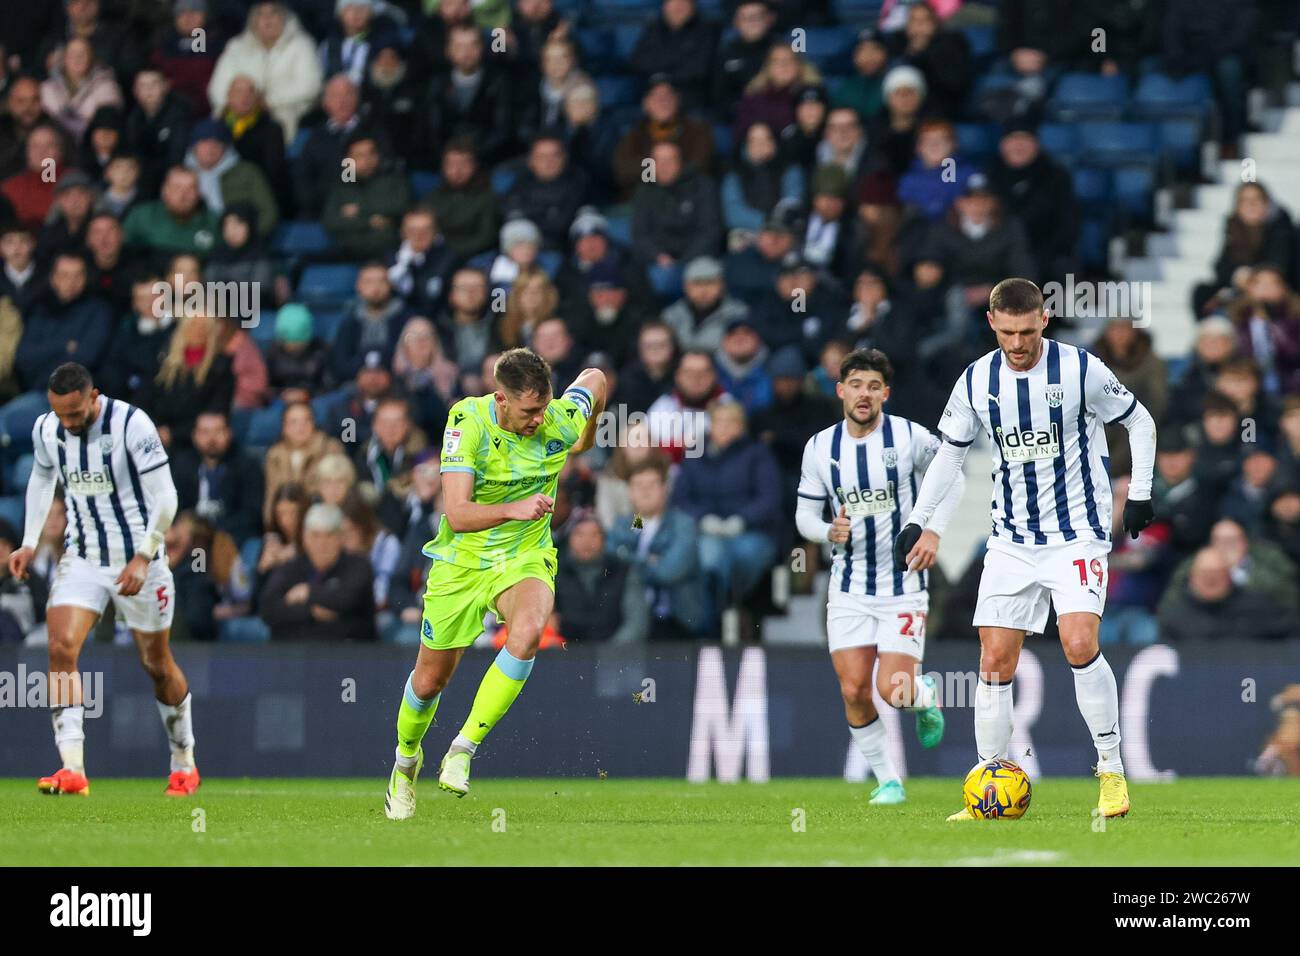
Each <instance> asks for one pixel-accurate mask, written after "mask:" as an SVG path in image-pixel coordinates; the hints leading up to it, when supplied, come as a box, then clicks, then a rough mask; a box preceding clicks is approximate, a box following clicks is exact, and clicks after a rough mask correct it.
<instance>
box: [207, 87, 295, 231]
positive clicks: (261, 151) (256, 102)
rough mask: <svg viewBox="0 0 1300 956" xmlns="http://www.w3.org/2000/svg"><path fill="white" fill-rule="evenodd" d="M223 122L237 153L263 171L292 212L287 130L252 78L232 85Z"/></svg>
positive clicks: (283, 209) (228, 92)
mask: <svg viewBox="0 0 1300 956" xmlns="http://www.w3.org/2000/svg"><path fill="white" fill-rule="evenodd" d="M221 122H223V123H225V124H226V126H227V127H228V128H229V129H230V136H231V139H232V140H233V142H234V146H235V152H237V153H238V154H239V157H240V158H241V159H243V160H246V161H248V162H250V163H252V164H253V165H254V166H256V167H257V168H258V169H259V170H261V172H262V175H263V176H265V177H266V181H267V182H268V183H270V185H271V191H272V192H273V193H274V194H275V196H276V198H277V200H278V201H279V203H280V205H281V211H282V212H287V211H288V210H289V209H291V208H292V202H291V198H292V196H293V187H292V185H291V184H290V181H289V166H288V161H287V159H286V158H285V149H284V130H282V129H280V124H279V123H277V122H276V121H275V119H274V117H272V116H271V114H270V112H269V111H268V110H267V109H266V101H265V100H263V98H262V93H261V91H260V90H258V88H257V84H255V83H254V82H253V81H252V79H251V78H250V77H247V76H237V77H235V78H234V79H233V80H231V82H230V89H229V91H227V94H226V108H225V110H224V111H223V112H222V114H221Z"/></svg>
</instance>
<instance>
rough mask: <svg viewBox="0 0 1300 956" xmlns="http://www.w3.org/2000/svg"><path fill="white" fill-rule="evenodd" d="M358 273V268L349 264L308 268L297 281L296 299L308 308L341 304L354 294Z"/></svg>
mask: <svg viewBox="0 0 1300 956" xmlns="http://www.w3.org/2000/svg"><path fill="white" fill-rule="evenodd" d="M359 271H360V267H359V266H355V265H349V264H333V263H331V264H329V265H312V266H308V267H307V268H306V269H304V270H302V278H301V279H299V280H298V298H300V299H302V300H303V301H304V302H306V303H307V305H308V307H309V308H310V307H315V306H317V305H321V304H333V305H339V304H342V303H343V302H346V301H347V300H348V299H350V298H352V296H353V295H354V294H355V289H356V284H357V273H358V272H359Z"/></svg>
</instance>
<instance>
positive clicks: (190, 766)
mask: <svg viewBox="0 0 1300 956" xmlns="http://www.w3.org/2000/svg"><path fill="white" fill-rule="evenodd" d="M48 398H49V402H50V407H51V409H52V411H49V412H46V413H45V414H44V415H42V416H41V417H40V418H38V419H37V420H36V424H35V425H34V426H33V428H32V445H33V457H34V458H35V459H36V461H35V464H34V465H33V466H32V474H31V477H30V478H29V479H28V481H27V514H26V520H25V522H24V531H23V543H22V547H21V548H19V549H18V550H17V551H15V552H14V553H13V554H12V555H10V557H9V571H10V573H12V574H13V576H14V577H15V578H19V579H21V578H24V577H26V576H27V566H28V564H29V563H30V562H31V560H32V556H33V554H34V553H35V548H36V544H37V542H38V541H39V540H40V536H41V529H42V528H43V527H44V526H45V518H46V515H47V514H48V513H49V510H50V504H51V502H52V501H53V500H54V490H55V482H59V483H61V484H62V485H63V489H64V494H65V498H66V502H67V510H68V528H67V532H66V536H65V542H66V544H65V550H64V553H63V557H62V558H60V559H59V564H58V568H57V569H56V570H55V573H54V583H53V585H52V586H51V588H50V600H49V612H48V614H47V615H46V621H47V624H48V627H49V635H50V644H49V655H50V676H51V682H50V684H51V686H50V706H51V708H52V713H53V723H54V742H55V745H56V746H57V747H58V749H59V757H60V759H61V760H62V762H63V766H62V767H61V768H60V769H59V770H58V771H56V772H55V773H53V774H51V775H50V776H48V777H42V778H41V779H40V780H38V781H37V784H36V785H37V787H38V788H39V789H40V790H41V791H42V792H43V793H47V794H75V795H81V796H86V795H89V793H90V782H89V780H88V779H87V778H86V767H85V758H84V748H85V733H84V732H83V729H82V720H83V717H84V708H83V706H82V698H81V682H80V680H79V678H78V671H77V658H78V656H79V655H80V653H81V646H82V644H84V643H85V641H86V637H87V635H89V633H90V631H91V628H93V627H94V626H95V622H96V621H97V620H98V619H99V616H100V615H101V614H103V613H104V608H105V607H106V606H107V605H108V602H109V601H112V602H113V606H114V608H116V611H117V615H118V617H119V618H120V619H121V620H123V621H125V622H126V625H127V626H128V627H129V628H130V629H131V633H132V634H133V635H134V637H135V644H136V647H137V648H138V649H139V652H140V661H141V663H142V664H144V669H145V671H147V672H148V674H149V677H150V678H151V679H152V680H153V688H154V697H155V698H156V699H157V701H158V715H159V716H160V717H161V718H162V722H163V730H164V731H165V732H166V734H167V739H168V741H169V742H170V744H171V776H170V777H169V778H168V780H167V789H166V791H165V792H166V794H167V795H168V796H173V797H184V796H189V795H190V794H192V793H194V791H195V790H197V789H198V786H199V772H198V769H197V768H196V767H195V765H194V729H193V718H192V714H191V700H190V691H189V683H188V682H187V681H186V679H185V675H184V674H183V673H182V672H181V669H180V667H179V666H177V664H176V661H175V660H174V659H173V658H172V653H171V648H170V646H169V644H168V637H169V634H170V630H171V622H172V612H173V610H174V609H175V596H176V588H175V586H174V585H173V583H172V572H171V568H169V567H168V565H167V553H166V551H165V549H164V548H163V536H164V534H166V532H167V529H168V528H170V527H171V523H172V518H173V517H174V516H175V514H176V486H175V485H174V484H172V476H171V469H170V468H169V467H168V464H167V452H166V450H165V449H164V448H163V444H162V441H161V440H159V438H158V431H157V429H156V428H154V424H153V422H152V421H150V420H149V416H148V415H146V414H145V413H144V412H143V411H141V410H140V409H138V408H136V407H135V406H134V405H128V404H127V403H126V402H123V401H119V400H117V399H113V398H109V397H108V396H107V395H101V394H100V393H99V390H98V389H97V388H95V387H94V384H93V382H92V381H91V377H90V373H89V372H88V371H86V369H85V368H83V367H82V366H80V365H78V364H76V363H75V362H68V363H65V364H63V365H60V366H59V367H58V368H56V369H55V370H54V372H53V374H52V375H50V380H49V391H48Z"/></svg>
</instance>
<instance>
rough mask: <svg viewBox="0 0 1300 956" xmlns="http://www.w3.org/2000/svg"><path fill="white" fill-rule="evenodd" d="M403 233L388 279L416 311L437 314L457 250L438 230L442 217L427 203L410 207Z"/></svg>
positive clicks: (403, 218) (403, 223) (422, 313)
mask: <svg viewBox="0 0 1300 956" xmlns="http://www.w3.org/2000/svg"><path fill="white" fill-rule="evenodd" d="M401 237H402V243H401V245H400V246H398V248H397V251H396V252H395V253H393V255H392V257H391V262H390V265H389V267H388V281H389V282H391V283H392V284H393V289H394V290H395V291H396V292H397V294H398V295H399V296H400V297H401V299H402V301H403V302H405V303H406V305H407V307H408V308H409V309H410V310H411V311H412V312H414V313H416V314H417V315H437V314H438V312H439V311H440V309H441V308H442V303H443V301H444V299H445V298H446V295H447V282H448V280H449V279H450V277H451V272H452V268H453V267H454V266H455V264H456V256H455V254H454V253H453V252H452V251H451V249H450V248H449V247H448V246H447V243H446V242H445V241H444V239H443V237H442V235H441V233H439V232H438V217H437V216H435V215H434V213H433V210H432V209H430V208H429V207H427V206H416V207H414V208H412V209H409V210H407V211H406V213H405V214H404V215H403V216H402V230H401Z"/></svg>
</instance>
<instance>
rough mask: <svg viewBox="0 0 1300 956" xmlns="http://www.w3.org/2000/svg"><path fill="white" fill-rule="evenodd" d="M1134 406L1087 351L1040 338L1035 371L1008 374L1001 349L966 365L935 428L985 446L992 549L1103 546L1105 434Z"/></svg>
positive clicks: (957, 440) (959, 441)
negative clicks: (987, 442) (985, 441)
mask: <svg viewBox="0 0 1300 956" xmlns="http://www.w3.org/2000/svg"><path fill="white" fill-rule="evenodd" d="M1135 408H1137V399H1136V398H1135V397H1134V396H1133V394H1132V393H1131V392H1130V391H1129V390H1128V389H1127V388H1125V387H1124V386H1123V385H1122V384H1120V382H1119V381H1118V380H1117V379H1116V378H1115V375H1114V374H1113V373H1112V372H1111V370H1110V369H1108V368H1107V367H1106V365H1105V364H1104V363H1103V362H1102V361H1101V359H1099V358H1097V357H1096V356H1095V355H1090V354H1089V353H1088V352H1087V351H1085V350H1083V349H1080V348H1076V347H1074V346H1073V345H1066V344H1064V343H1062V342H1055V341H1053V340H1051V339H1046V338H1045V339H1043V353H1042V355H1041V356H1040V358H1039V360H1038V364H1036V365H1035V366H1034V367H1033V368H1032V369H1030V370H1029V371H1027V372H1017V371H1014V370H1012V369H1010V368H1008V367H1007V364H1006V361H1005V359H1004V357H1003V355H1002V351H1001V349H996V350H994V351H992V352H990V353H989V354H988V355H985V356H983V357H982V358H979V359H977V360H975V361H974V362H972V363H971V364H970V365H969V366H968V367H967V368H966V372H965V374H963V375H962V377H961V378H959V379H958V380H957V384H956V385H954V386H953V390H952V395H951V396H950V397H949V398H948V405H947V407H946V408H945V409H944V412H943V418H942V420H941V421H940V423H939V430H940V431H941V432H942V433H943V436H944V438H945V439H947V440H948V441H950V442H952V443H953V444H954V445H961V446H965V445H969V444H970V443H971V441H972V440H973V439H974V438H975V436H976V434H977V433H978V432H979V430H980V428H981V427H982V428H983V429H984V431H986V432H987V433H988V435H989V436H990V438H991V439H992V446H993V448H992V454H993V482H994V485H993V503H992V512H993V532H992V536H991V537H990V539H989V544H990V545H993V544H994V543H995V542H1011V543H1013V544H1028V545H1048V544H1060V543H1062V542H1066V541H1074V540H1075V539H1077V538H1079V537H1084V538H1095V539H1096V540H1098V541H1109V540H1110V519H1111V491H1110V475H1109V472H1108V467H1109V457H1108V450H1107V447H1106V433H1105V431H1104V430H1103V428H1102V423H1103V422H1104V423H1105V424H1108V425H1113V424H1117V423H1119V422H1122V421H1124V419H1126V418H1127V417H1128V416H1129V415H1130V414H1132V413H1133V410H1134V409H1135Z"/></svg>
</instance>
